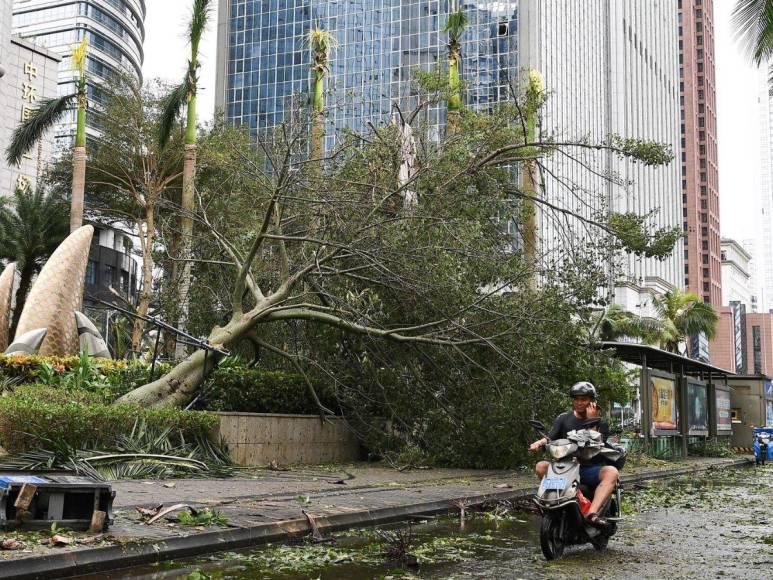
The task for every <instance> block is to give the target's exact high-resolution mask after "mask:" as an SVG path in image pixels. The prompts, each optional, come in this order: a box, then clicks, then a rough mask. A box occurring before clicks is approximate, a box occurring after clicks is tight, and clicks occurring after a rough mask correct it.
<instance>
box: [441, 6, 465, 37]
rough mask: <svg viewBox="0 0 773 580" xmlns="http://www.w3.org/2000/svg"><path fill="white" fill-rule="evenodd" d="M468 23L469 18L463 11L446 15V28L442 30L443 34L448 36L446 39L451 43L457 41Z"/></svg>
mask: <svg viewBox="0 0 773 580" xmlns="http://www.w3.org/2000/svg"><path fill="white" fill-rule="evenodd" d="M468 22H469V18H468V16H467V13H466V12H465V11H464V9H460V10H457V11H456V12H452V13H451V14H449V15H448V20H446V26H445V28H444V29H443V32H445V33H447V34H448V37H449V39H450V40H451V41H452V42H453V41H458V40H459V38H461V36H462V34H463V33H464V29H465V28H467V23H468Z"/></svg>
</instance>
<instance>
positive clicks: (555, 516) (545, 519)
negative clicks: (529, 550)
mask: <svg viewBox="0 0 773 580" xmlns="http://www.w3.org/2000/svg"><path fill="white" fill-rule="evenodd" d="M561 516H562V514H561V513H558V512H548V513H546V514H545V515H544V516H542V525H541V526H540V531H539V542H540V546H541V547H542V553H543V554H544V556H545V559H546V560H558V559H559V558H560V557H561V556H562V555H563V554H564V538H563V537H562V536H561Z"/></svg>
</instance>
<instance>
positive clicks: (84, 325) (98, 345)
mask: <svg viewBox="0 0 773 580" xmlns="http://www.w3.org/2000/svg"><path fill="white" fill-rule="evenodd" d="M75 324H76V326H77V327H78V340H79V341H80V347H81V352H84V351H85V352H86V353H87V354H88V355H89V356H90V357H94V358H111V357H110V351H109V350H108V348H107V344H106V343H105V339H104V338H102V335H101V334H99V330H97V327H96V326H94V324H93V323H92V322H91V320H89V319H88V317H87V316H86V315H85V314H83V313H82V312H77V311H76V312H75Z"/></svg>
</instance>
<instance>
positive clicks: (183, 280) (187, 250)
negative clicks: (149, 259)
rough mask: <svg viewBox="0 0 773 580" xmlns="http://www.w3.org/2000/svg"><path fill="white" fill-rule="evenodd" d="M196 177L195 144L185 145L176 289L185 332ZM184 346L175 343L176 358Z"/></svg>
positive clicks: (181, 355)
mask: <svg viewBox="0 0 773 580" xmlns="http://www.w3.org/2000/svg"><path fill="white" fill-rule="evenodd" d="M195 177H196V144H195V143H194V144H191V143H187V144H186V145H185V162H184V164H183V191H182V199H181V200H180V207H181V208H182V211H183V215H182V217H181V219H180V248H181V252H180V257H181V258H182V260H183V262H182V272H181V274H180V285H179V287H178V297H179V304H180V318H179V319H178V321H177V327H178V328H179V329H180V330H185V329H186V327H187V325H188V293H189V292H190V288H191V262H190V258H191V241H192V237H193V219H191V217H190V214H192V213H193V209H194V198H193V194H194V189H193V188H194V179H195ZM185 352H186V351H185V345H184V344H181V343H179V342H178V343H177V349H176V355H177V358H183V357H184V356H185Z"/></svg>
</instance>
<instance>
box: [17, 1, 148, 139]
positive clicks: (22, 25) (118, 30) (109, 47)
mask: <svg viewBox="0 0 773 580" xmlns="http://www.w3.org/2000/svg"><path fill="white" fill-rule="evenodd" d="M144 21H145V0H80V1H77V2H72V1H71V2H63V1H62V0H14V3H13V33H14V34H15V35H18V36H20V37H22V38H26V39H28V40H30V41H31V42H34V43H35V44H37V45H40V46H44V47H47V48H48V49H49V50H51V51H53V52H55V53H58V54H60V55H61V56H62V62H61V65H60V68H59V94H60V95H66V94H70V93H74V92H75V90H76V87H75V83H76V79H77V75H78V73H77V72H75V71H73V70H72V68H73V67H72V62H71V59H70V55H71V53H72V49H73V47H74V46H75V45H77V44H78V43H79V42H81V40H82V39H83V37H84V36H85V37H86V38H87V39H88V43H89V51H88V58H87V61H86V67H87V70H88V74H89V83H88V87H87V94H88V98H89V105H90V106H91V107H92V108H93V109H94V110H97V111H98V110H99V107H100V105H101V103H102V102H103V99H104V95H103V92H102V91H101V89H100V86H101V85H102V83H103V82H104V81H106V80H109V79H110V77H111V76H114V75H116V74H119V73H120V74H127V73H128V74H131V75H134V76H136V77H137V78H138V79H142V62H143V59H144V53H143V48H142V45H143V43H144V41H145V26H144ZM75 127H76V119H75V110H74V109H73V110H71V111H69V112H68V115H67V116H66V118H65V120H64V121H63V122H62V123H61V124H60V125H59V126H58V127H57V128H56V140H57V145H58V146H60V147H62V146H63V147H67V146H69V145H70V144H71V142H72V140H73V139H74V138H75ZM86 131H87V137H92V138H93V137H94V136H95V135H97V134H98V131H99V127H98V118H97V116H95V115H87V128H86Z"/></svg>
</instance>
